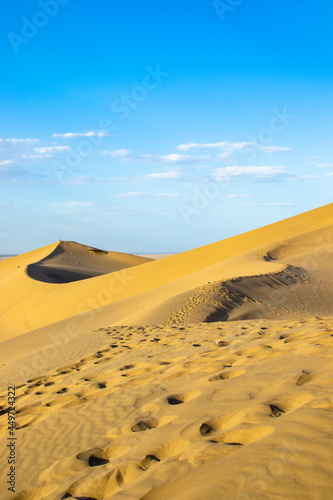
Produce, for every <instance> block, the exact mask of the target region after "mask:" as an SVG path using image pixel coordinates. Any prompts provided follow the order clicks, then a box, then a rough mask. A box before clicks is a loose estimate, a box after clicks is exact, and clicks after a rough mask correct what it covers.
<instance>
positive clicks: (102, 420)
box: [0, 204, 333, 500]
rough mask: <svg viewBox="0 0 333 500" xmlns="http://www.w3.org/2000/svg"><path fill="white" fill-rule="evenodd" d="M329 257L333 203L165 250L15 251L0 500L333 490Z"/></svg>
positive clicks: (0, 268) (5, 320)
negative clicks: (12, 402)
mask: <svg viewBox="0 0 333 500" xmlns="http://www.w3.org/2000/svg"><path fill="white" fill-rule="evenodd" d="M332 264H333V204H330V205H327V206H324V207H321V208H318V209H316V210H312V211H310V212H306V213H303V214H301V215H298V216H295V217H292V218H290V219H286V220H283V221H280V222H278V223H275V224H271V225H269V226H265V227H262V228H259V229H256V230H253V231H250V232H248V233H244V234H241V235H238V236H235V237H232V238H228V239H226V240H222V241H219V242H217V243H213V244H210V245H207V246H204V247H200V248H197V249H194V250H190V251H187V252H183V253H180V254H175V255H170V256H167V257H164V258H160V259H156V260H152V259H147V258H144V257H139V256H131V255H129V254H121V253H117V252H106V251H104V250H99V249H94V248H93V247H86V246H84V245H80V244H78V243H74V242H57V243H54V244H51V245H49V246H47V247H43V248H40V249H38V250H34V251H32V252H28V253H26V254H23V255H19V256H15V257H12V258H9V259H7V260H4V261H2V262H1V263H0V283H1V287H2V290H3V292H4V293H3V297H4V298H3V300H2V301H1V306H0V326H1V329H0V338H1V355H0V371H1V387H0V390H1V393H0V395H1V401H0V453H1V456H2V457H5V459H4V460H3V462H2V463H3V464H4V466H3V467H2V468H1V472H0V483H1V488H2V490H1V493H0V498H3V499H4V500H10V499H13V500H39V499H45V500H46V499H50V500H56V499H59V500H60V499H67V498H74V499H75V498H76V499H80V500H102V499H110V500H111V499H112V500H122V499H123V500H139V499H140V500H168V499H175V500H206V499H207V500H210V499H213V500H220V499H235V500H248V499H253V500H254V499H293V500H294V499H297V500H301V499H315V500H326V499H330V498H333V469H332V463H333V419H332V417H333V391H332V388H333V306H332V303H333V302H332V299H333V292H332V284H333V266H332ZM8 386H16V415H15V418H16V430H15V437H16V449H17V458H16V489H15V493H13V492H10V491H8V490H7V488H6V480H7V478H6V475H7V474H8V464H7V463H6V457H7V456H8V447H7V443H8V437H9V436H8V406H9V405H8V401H7V389H8Z"/></svg>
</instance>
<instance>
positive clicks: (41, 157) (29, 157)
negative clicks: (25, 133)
mask: <svg viewBox="0 0 333 500" xmlns="http://www.w3.org/2000/svg"><path fill="white" fill-rule="evenodd" d="M50 156H51V154H50V153H44V154H32V153H28V154H22V155H21V159H22V160H45V158H49V157H50Z"/></svg>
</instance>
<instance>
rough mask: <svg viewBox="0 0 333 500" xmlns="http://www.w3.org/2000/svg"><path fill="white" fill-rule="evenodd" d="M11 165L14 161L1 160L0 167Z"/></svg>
mask: <svg viewBox="0 0 333 500" xmlns="http://www.w3.org/2000/svg"><path fill="white" fill-rule="evenodd" d="M12 163H15V161H14V160H1V161H0V165H11V164H12Z"/></svg>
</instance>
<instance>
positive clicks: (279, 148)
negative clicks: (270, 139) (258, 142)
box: [257, 146, 293, 153]
mask: <svg viewBox="0 0 333 500" xmlns="http://www.w3.org/2000/svg"><path fill="white" fill-rule="evenodd" d="M257 149H258V150H259V151H264V152H265V153H278V152H279V151H292V149H293V148H285V147H282V146H260V147H259V148H257Z"/></svg>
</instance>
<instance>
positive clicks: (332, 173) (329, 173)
mask: <svg viewBox="0 0 333 500" xmlns="http://www.w3.org/2000/svg"><path fill="white" fill-rule="evenodd" d="M332 175H333V172H328V173H327V174H321V175H320V174H313V175H312V174H304V175H300V176H299V178H300V179H323V178H325V177H332Z"/></svg>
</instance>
